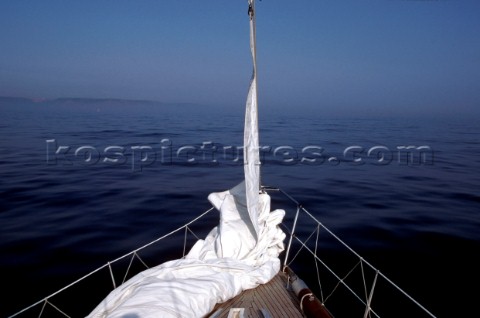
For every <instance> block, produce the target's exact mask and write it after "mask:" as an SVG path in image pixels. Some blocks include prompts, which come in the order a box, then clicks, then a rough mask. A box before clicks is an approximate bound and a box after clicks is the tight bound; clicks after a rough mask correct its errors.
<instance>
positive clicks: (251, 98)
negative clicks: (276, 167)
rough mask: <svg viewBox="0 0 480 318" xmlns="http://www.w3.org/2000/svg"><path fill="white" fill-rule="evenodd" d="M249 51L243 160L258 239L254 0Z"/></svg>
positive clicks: (253, 3)
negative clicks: (248, 80)
mask: <svg viewBox="0 0 480 318" xmlns="http://www.w3.org/2000/svg"><path fill="white" fill-rule="evenodd" d="M248 4H249V15H250V50H251V53H252V60H253V72H252V79H251V81H250V89H249V91H248V96H247V103H246V107H245V127H244V135H243V145H244V149H243V160H244V171H245V188H246V198H247V209H248V213H249V215H250V220H251V221H252V223H253V227H254V229H255V238H256V239H257V238H258V230H259V226H258V204H259V199H258V198H259V190H260V155H259V137H258V99H257V61H256V34H255V0H249V1H248Z"/></svg>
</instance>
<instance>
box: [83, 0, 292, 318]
mask: <svg viewBox="0 0 480 318" xmlns="http://www.w3.org/2000/svg"><path fill="white" fill-rule="evenodd" d="M248 4H249V15H250V49H251V52H252V58H253V74H252V79H251V82H250V89H249V92H248V97H247V102H246V113H245V127H244V173H245V180H244V181H242V182H241V183H239V184H238V185H237V186H235V187H233V188H232V189H230V190H227V191H222V192H215V193H211V194H210V195H209V196H208V199H209V201H210V202H211V203H212V205H213V206H214V207H215V208H216V209H217V210H218V211H219V212H220V222H219V224H218V226H216V227H215V228H213V229H212V230H211V231H210V233H209V234H208V235H207V237H206V238H205V239H203V240H202V239H200V240H198V241H197V242H196V243H195V245H194V246H193V247H192V249H191V250H190V252H189V253H188V254H187V255H186V256H185V258H182V259H178V260H174V261H170V262H166V263H164V264H161V265H159V266H157V267H154V268H151V269H149V270H146V271H144V272H141V273H140V274H137V275H136V276H134V277H132V278H131V279H130V280H128V281H127V282H125V283H124V284H123V285H121V286H120V287H118V288H116V289H115V290H113V291H112V292H111V293H110V294H109V295H108V296H107V297H106V298H105V299H104V300H103V301H102V302H101V303H100V304H99V305H98V306H97V307H96V308H95V309H94V310H93V312H92V313H91V314H90V315H89V316H88V318H97V317H109V318H115V317H118V318H120V317H127V316H129V317H130V316H131V317H139V318H140V317H141V318H150V317H172V318H173V317H203V316H204V315H205V314H207V313H209V312H210V311H211V310H213V308H214V307H215V304H216V303H219V302H225V301H226V300H228V299H230V298H232V297H235V296H236V295H238V294H239V293H241V292H242V291H243V290H246V289H250V288H254V287H256V286H258V285H259V284H264V283H266V282H268V281H270V280H271V279H272V278H273V277H274V276H275V275H276V274H277V272H278V271H279V270H280V259H279V258H278V257H279V255H280V253H281V252H282V251H283V249H284V245H283V241H284V239H285V234H284V233H283V231H282V230H281V229H280V228H279V224H280V223H281V222H282V219H283V217H284V215H285V211H284V210H280V209H277V210H274V211H271V210H270V196H269V195H268V194H267V193H260V166H259V165H260V154H259V136H258V107H257V76H256V75H257V74H256V73H257V71H256V66H257V65H256V52H255V17H254V0H248Z"/></svg>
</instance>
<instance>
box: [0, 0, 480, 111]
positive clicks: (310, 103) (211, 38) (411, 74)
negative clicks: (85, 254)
mask: <svg viewBox="0 0 480 318" xmlns="http://www.w3.org/2000/svg"><path fill="white" fill-rule="evenodd" d="M246 12H247V1H208V2H201V3H199V2H190V3H183V2H173V3H169V4H168V6H166V5H165V4H164V3H159V2H155V1H144V2H142V3H137V2H133V1H128V0H122V1H115V2H108V1H107V2H94V1H82V2H74V1H59V0H53V1H49V2H46V3H40V2H36V1H33V0H26V1H17V2H4V3H1V4H0V26H1V28H2V32H1V33H0V41H1V43H2V50H1V51H0V96H16V97H25V98H31V99H42V98H47V99H55V98H72V97H73V98H95V99H98V98H100V99H101V98H106V99H127V100H151V101H158V102H163V103H188V104H199V105H212V106H215V107H223V109H224V110H225V111H230V110H231V111H237V109H241V108H242V105H243V103H244V100H245V97H246V93H247V90H248V84H249V80H250V75H251V69H252V62H251V58H250V52H249V43H248V16H247V13H246ZM479 31H480V2H478V1H472V0H462V1H414V0H410V1H402V0H394V1H376V0H375V1H374V0H371V1H362V2H359V1H354V0H345V1H335V2H332V1H330V2H325V1H314V0H309V1H303V2H291V1H285V0H277V1H261V2H258V3H257V41H258V42H257V44H258V67H259V69H258V83H259V84H258V87H259V105H260V107H261V109H264V110H265V111H267V112H268V111H280V112H285V113H291V112H292V111H293V112H306V113H323V114H328V115H332V116H349V115H352V114H356V115H359V116H360V115H369V114H371V115H382V116H415V115H420V114H421V115H422V116H430V115H431V116H454V115H455V116H456V115H459V114H462V115H464V116H478V115H480V107H479V106H480V105H479V104H480V60H479V56H480V41H479V40H478V32H479Z"/></svg>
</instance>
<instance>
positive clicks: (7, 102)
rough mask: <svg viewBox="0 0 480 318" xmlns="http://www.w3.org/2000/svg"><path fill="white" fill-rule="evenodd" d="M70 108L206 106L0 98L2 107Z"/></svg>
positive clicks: (149, 101) (103, 99)
mask: <svg viewBox="0 0 480 318" xmlns="http://www.w3.org/2000/svg"><path fill="white" fill-rule="evenodd" d="M28 106H30V107H39V106H40V107H46V108H48V107H69V108H74V109H104V108H110V109H111V108H117V109H124V108H132V107H156V108H158V107H162V108H163V107H187V108H191V107H195V108H203V107H204V105H199V104H192V103H166V102H160V101H153V100H137V99H120V98H83V97H81V98H77V97H66V98H54V99H46V98H25V97H10V96H0V107H9V108H12V107H28Z"/></svg>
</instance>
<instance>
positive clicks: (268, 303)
mask: <svg viewBox="0 0 480 318" xmlns="http://www.w3.org/2000/svg"><path fill="white" fill-rule="evenodd" d="M286 284H287V277H286V275H285V274H284V273H282V272H280V273H278V274H277V275H276V276H275V277H274V278H273V279H272V280H271V281H270V282H268V283H267V284H264V285H260V286H258V287H257V288H254V289H249V290H246V291H244V292H242V293H241V294H240V295H238V296H237V297H235V298H233V299H230V300H228V301H226V302H224V303H221V304H217V306H215V308H214V310H213V311H212V312H211V313H210V314H209V315H207V317H211V316H212V315H213V314H214V313H218V311H219V310H221V312H220V313H219V314H218V315H217V316H215V317H216V318H227V317H228V312H229V310H230V309H231V308H245V317H248V318H259V317H263V315H262V313H261V309H262V308H264V309H267V310H268V311H269V313H270V315H271V316H272V317H289V318H290V317H292V318H296V317H298V318H303V315H302V313H301V310H300V305H299V301H298V300H297V298H296V297H295V295H294V294H293V293H292V292H291V291H290V290H287V287H286Z"/></svg>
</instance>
